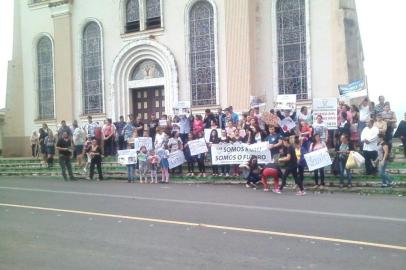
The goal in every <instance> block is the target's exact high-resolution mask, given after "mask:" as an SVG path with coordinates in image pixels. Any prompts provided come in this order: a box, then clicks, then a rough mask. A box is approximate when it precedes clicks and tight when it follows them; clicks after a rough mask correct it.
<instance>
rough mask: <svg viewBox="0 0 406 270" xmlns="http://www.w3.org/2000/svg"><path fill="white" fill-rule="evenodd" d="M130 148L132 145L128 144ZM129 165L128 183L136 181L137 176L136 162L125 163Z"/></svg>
mask: <svg viewBox="0 0 406 270" xmlns="http://www.w3.org/2000/svg"><path fill="white" fill-rule="evenodd" d="M128 149H131V146H130V145H128ZM125 166H126V167H127V180H128V183H135V177H136V162H135V161H134V162H131V163H129V164H126V165H125Z"/></svg>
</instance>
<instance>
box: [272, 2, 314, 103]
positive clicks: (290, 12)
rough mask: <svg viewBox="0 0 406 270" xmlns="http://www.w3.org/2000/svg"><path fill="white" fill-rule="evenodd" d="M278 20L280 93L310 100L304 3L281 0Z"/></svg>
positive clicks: (278, 6)
mask: <svg viewBox="0 0 406 270" xmlns="http://www.w3.org/2000/svg"><path fill="white" fill-rule="evenodd" d="M276 18H277V35H278V39H277V40H278V80H279V81H278V85H279V94H296V95H297V99H308V94H307V64H308V63H307V57H306V18H305V0H279V1H278V2H277V6H276Z"/></svg>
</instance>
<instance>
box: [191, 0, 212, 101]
mask: <svg viewBox="0 0 406 270" xmlns="http://www.w3.org/2000/svg"><path fill="white" fill-rule="evenodd" d="M214 35H215V33H214V10H213V6H212V5H211V4H210V3H209V2H208V1H198V2H196V3H195V4H194V5H193V6H192V8H191V9H190V14H189V37H190V69H191V71H190V75H191V76H190V79H191V95H192V98H191V100H192V105H195V106H196V105H197V106H199V105H213V104H216V87H217V86H216V64H215V63H216V53H215V47H214V42H215V40H214Z"/></svg>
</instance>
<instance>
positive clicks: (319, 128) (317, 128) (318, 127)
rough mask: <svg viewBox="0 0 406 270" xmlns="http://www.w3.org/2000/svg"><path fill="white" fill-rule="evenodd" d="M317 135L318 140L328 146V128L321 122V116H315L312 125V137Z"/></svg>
mask: <svg viewBox="0 0 406 270" xmlns="http://www.w3.org/2000/svg"><path fill="white" fill-rule="evenodd" d="M316 134H319V135H320V139H321V140H322V141H323V142H324V143H326V144H328V140H329V138H328V128H327V124H326V123H325V122H324V120H323V116H322V115H321V114H319V115H317V116H316V121H315V122H314V123H313V135H316Z"/></svg>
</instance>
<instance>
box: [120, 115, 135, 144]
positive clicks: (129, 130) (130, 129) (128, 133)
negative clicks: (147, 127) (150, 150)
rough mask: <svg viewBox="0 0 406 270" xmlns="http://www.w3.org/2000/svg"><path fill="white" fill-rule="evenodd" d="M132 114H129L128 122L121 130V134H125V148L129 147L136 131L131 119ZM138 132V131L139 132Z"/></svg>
mask: <svg viewBox="0 0 406 270" xmlns="http://www.w3.org/2000/svg"><path fill="white" fill-rule="evenodd" d="M131 117H132V116H129V120H130V121H128V122H127V124H126V125H125V126H124V128H123V130H122V131H121V135H122V136H124V148H128V144H129V143H130V141H131V138H132V136H133V133H134V131H135V127H134V125H133V123H132V121H131V119H132V118H131ZM137 134H138V133H137Z"/></svg>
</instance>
